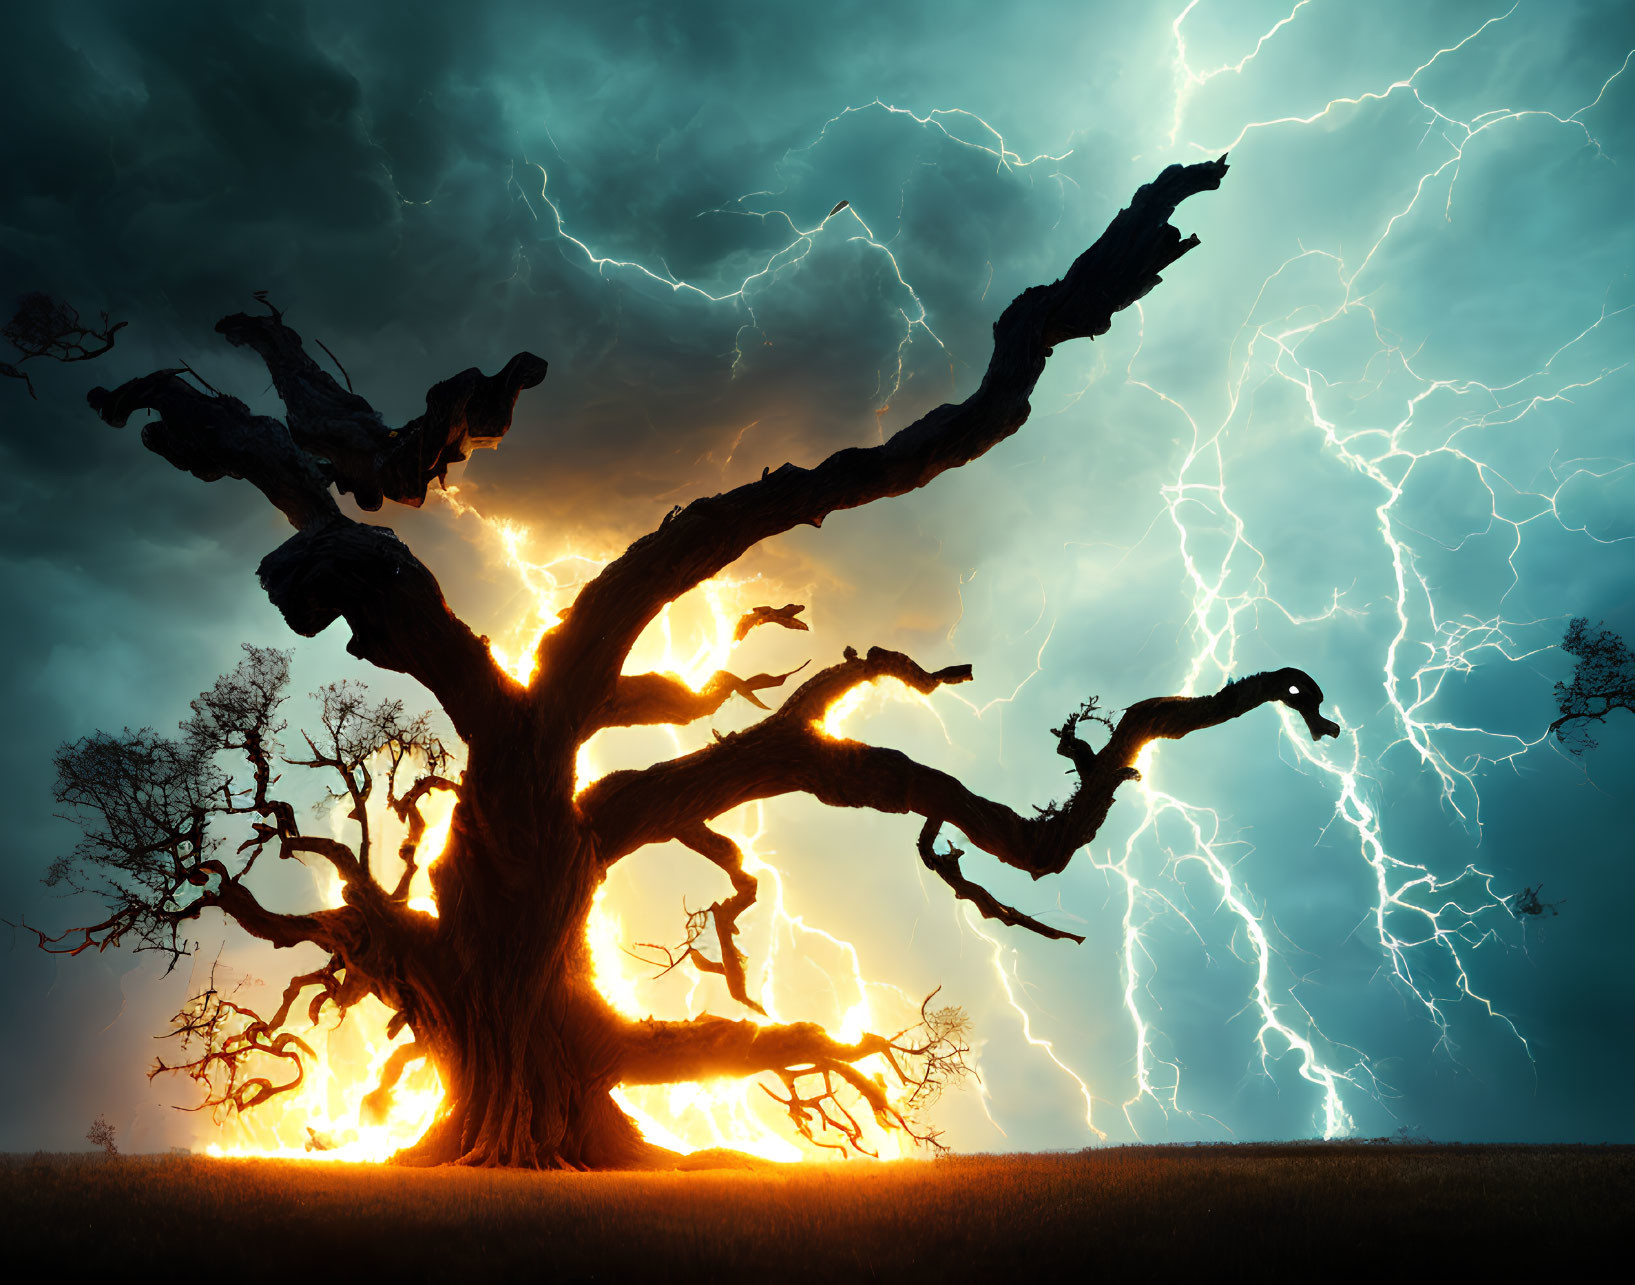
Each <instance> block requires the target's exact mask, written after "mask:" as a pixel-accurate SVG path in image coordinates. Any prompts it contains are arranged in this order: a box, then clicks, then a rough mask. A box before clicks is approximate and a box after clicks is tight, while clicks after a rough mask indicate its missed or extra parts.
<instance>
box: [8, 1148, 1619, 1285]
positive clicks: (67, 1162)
mask: <svg viewBox="0 0 1635 1285" xmlns="http://www.w3.org/2000/svg"><path fill="white" fill-rule="evenodd" d="M0 1210H3V1211H4V1219H5V1224H6V1225H5V1228H4V1236H5V1244H6V1260H7V1262H8V1263H9V1264H12V1265H14V1266H15V1265H16V1264H17V1263H18V1262H19V1259H21V1261H22V1262H25V1263H40V1264H55V1265H56V1267H57V1269H58V1271H57V1273H54V1274H58V1273H62V1272H72V1271H74V1269H76V1268H78V1269H85V1268H99V1267H110V1266H111V1267H116V1268H117V1267H126V1268H132V1269H138V1275H137V1276H136V1277H135V1279H143V1278H144V1276H145V1274H146V1273H145V1272H142V1271H141V1270H140V1269H143V1268H146V1269H155V1268H160V1267H169V1268H170V1269H172V1270H174V1271H175V1272H176V1273H177V1274H178V1275H179V1276H183V1277H187V1276H192V1275H194V1274H195V1273H196V1272H198V1271H199V1269H201V1268H202V1269H204V1270H203V1272H202V1273H201V1274H203V1275H205V1276H206V1277H208V1278H211V1279H221V1280H233V1281H235V1282H237V1281H242V1280H247V1279H249V1280H256V1279H268V1278H272V1277H278V1278H281V1279H283V1280H286V1281H288V1280H298V1279H320V1280H321V1279H327V1278H329V1277H331V1276H332V1275H335V1274H338V1273H341V1272H351V1271H355V1270H360V1269H368V1270H370V1271H371V1272H389V1273H393V1274H394V1277H395V1279H398V1280H422V1279H447V1278H449V1276H450V1274H451V1273H453V1274H454V1275H455V1278H456V1279H458V1278H464V1277H483V1276H491V1275H499V1274H502V1273H503V1274H506V1275H507V1276H510V1275H516V1274H520V1273H527V1276H528V1277H529V1278H530V1279H532V1278H539V1277H553V1278H555V1279H566V1280H589V1279H595V1280H604V1281H606V1280H627V1279H638V1278H639V1279H640V1280H642V1281H644V1282H653V1281H666V1280H692V1279H699V1278H703V1277H713V1278H714V1279H715V1280H717V1281H722V1282H738V1281H763V1280H778V1281H805V1280H819V1279H821V1280H825V1281H830V1282H845V1281H852V1280H871V1279H889V1280H894V1281H913V1280H928V1279H933V1278H935V1279H939V1280H953V1281H960V1280H971V1279H980V1278H985V1277H993V1278H995V1279H1002V1280H1014V1279H1018V1278H1021V1277H1024V1276H1029V1275H1032V1276H1038V1277H1039V1278H1041V1279H1044V1280H1051V1279H1056V1278H1058V1277H1059V1276H1061V1275H1063V1274H1065V1273H1067V1272H1071V1273H1072V1274H1073V1277H1074V1278H1075V1279H1082V1278H1083V1277H1084V1276H1085V1275H1087V1274H1095V1275H1100V1274H1101V1273H1103V1272H1105V1271H1108V1270H1113V1271H1118V1270H1141V1271H1144V1272H1150V1271H1151V1270H1152V1269H1153V1268H1154V1267H1158V1268H1160V1269H1168V1270H1174V1269H1177V1268H1182V1267H1186V1268H1191V1269H1193V1270H1201V1271H1204V1272H1207V1273H1208V1274H1209V1276H1210V1277H1211V1278H1213V1279H1218V1278H1221V1277H1223V1276H1228V1277H1231V1276H1236V1275H1238V1274H1239V1273H1240V1272H1248V1273H1253V1274H1256V1275H1266V1274H1269V1275H1271V1276H1273V1277H1279V1276H1286V1275H1292V1274H1294V1273H1295V1272H1299V1273H1301V1274H1302V1275H1305V1274H1309V1273H1311V1272H1314V1271H1316V1272H1322V1273H1324V1274H1325V1275H1332V1274H1333V1273H1335V1272H1336V1271H1338V1272H1339V1273H1340V1274H1341V1275H1342V1276H1344V1277H1349V1276H1351V1275H1352V1274H1354V1273H1355V1272H1358V1271H1362V1270H1367V1269H1385V1270H1389V1271H1391V1272H1393V1274H1395V1273H1400V1272H1402V1271H1403V1270H1411V1269H1413V1267H1414V1266H1415V1265H1416V1264H1417V1266H1418V1267H1419V1268H1421V1269H1422V1268H1424V1267H1425V1266H1429V1265H1435V1266H1442V1267H1456V1268H1457V1269H1459V1270H1460V1272H1461V1274H1464V1273H1467V1272H1469V1271H1470V1270H1471V1269H1473V1268H1482V1267H1489V1268H1491V1267H1496V1266H1502V1267H1505V1268H1507V1269H1509V1270H1514V1269H1516V1268H1517V1267H1519V1266H1522V1265H1528V1264H1541V1265H1549V1266H1551V1267H1552V1268H1554V1269H1556V1270H1558V1271H1559V1270H1560V1269H1562V1268H1564V1267H1567V1266H1569V1265H1571V1264H1574V1263H1580V1262H1588V1261H1590V1260H1591V1259H1592V1258H1594V1257H1596V1256H1598V1255H1599V1254H1600V1253H1602V1252H1605V1251H1608V1250H1610V1251H1612V1252H1614V1253H1617V1252H1618V1251H1619V1250H1621V1249H1622V1248H1623V1241H1624V1239H1625V1237H1626V1235H1627V1232H1628V1230H1629V1228H1630V1226H1631V1216H1632V1214H1635V1147H1519V1146H1518V1147H1511V1146H1481V1147H1477V1146H1396V1145H1391V1146H1369V1145H1359V1144H1338V1145H1336V1144H1309V1145H1291V1146H1236V1147H1157V1148H1154V1147H1126V1148H1118V1149H1110V1150H1105V1151H1092V1152H1084V1153H1080V1154H1075V1155H1032V1156H969V1157H958V1158H953V1159H948V1160H940V1161H936V1162H934V1163H929V1164H893V1165H872V1164H846V1165H833V1166H821V1167H818V1166H802V1167H797V1168H790V1169H783V1168H779V1169H775V1170H772V1171H770V1172H768V1171H765V1170H761V1171H751V1172H743V1171H739V1172H719V1171H716V1172H702V1173H660V1174H651V1173H647V1174H583V1175H581V1174H532V1173H508V1172H481V1171H468V1170H400V1169H389V1168H381V1167H374V1166H363V1165H331V1164H302V1163H299V1162H284V1161H247V1160H209V1159H205V1158H202V1157H188V1156H169V1157H143V1156H127V1157H120V1158H117V1159H113V1158H104V1157H90V1156H45V1155H39V1156H33V1157H27V1156H12V1157H5V1158H0ZM1614 1261H1616V1259H1615V1260H1614ZM1416 1274H1417V1272H1416Z"/></svg>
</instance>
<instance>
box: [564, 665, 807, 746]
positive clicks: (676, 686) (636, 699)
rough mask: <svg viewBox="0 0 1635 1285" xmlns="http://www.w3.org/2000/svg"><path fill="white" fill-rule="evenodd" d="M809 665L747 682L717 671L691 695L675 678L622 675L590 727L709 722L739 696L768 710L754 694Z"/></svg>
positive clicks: (759, 707) (689, 688)
mask: <svg viewBox="0 0 1635 1285" xmlns="http://www.w3.org/2000/svg"><path fill="white" fill-rule="evenodd" d="M808 663H810V662H803V663H802V664H800V665H798V666H797V667H796V668H794V669H791V670H789V671H787V672H786V673H782V674H752V675H750V677H748V678H739V677H738V675H736V674H732V673H728V672H727V671H726V670H724V669H718V670H716V672H715V673H714V674H713V675H711V677H710V680H709V682H707V683H705V684H704V686H703V687H701V688H699V689H698V690H697V691H694V690H693V689H692V688H691V687H689V686H688V685H687V684H686V683H684V682H683V681H682V680H681V679H679V678H677V677H676V676H675V675H674V674H621V675H619V680H618V682H617V683H616V684H614V687H613V692H612V694H611V695H610V696H609V697H608V699H607V700H606V701H604V702H603V704H602V707H601V708H600V709H599V710H597V711H596V714H595V716H594V719H593V721H592V727H593V728H594V729H595V730H597V731H600V730H602V729H603V728H608V727H637V726H646V725H651V724H656V723H691V722H695V721H696V720H698V719H700V718H708V717H709V716H710V715H711V714H713V713H715V711H716V710H718V709H720V708H721V706H722V705H724V704H725V703H726V701H727V698H728V697H730V696H735V695H736V696H741V697H742V698H743V699H744V700H746V701H748V702H749V703H750V704H751V705H754V706H755V707H756V708H757V709H766V708H768V706H767V705H766V703H765V702H764V701H762V700H761V698H760V697H759V696H757V695H756V693H757V692H764V691H766V690H767V689H768V688H772V687H782V686H783V684H784V683H785V681H787V680H788V679H790V678H793V677H794V676H795V675H796V674H798V673H800V671H801V670H803V669H805V668H806V665H807V664H808Z"/></svg>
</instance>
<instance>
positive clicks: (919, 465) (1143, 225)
mask: <svg viewBox="0 0 1635 1285" xmlns="http://www.w3.org/2000/svg"><path fill="white" fill-rule="evenodd" d="M1225 173H1226V162H1225V158H1224V157H1223V158H1221V160H1219V161H1206V162H1202V163H1200V164H1196V165H1185V166H1183V165H1172V166H1170V167H1169V168H1168V169H1166V170H1165V171H1164V172H1163V173H1162V174H1160V175H1159V176H1158V178H1157V179H1156V180H1154V181H1153V182H1152V183H1149V184H1147V185H1146V186H1145V187H1143V188H1141V189H1140V190H1139V191H1137V193H1136V194H1135V197H1134V199H1133V200H1132V201H1131V203H1130V206H1129V208H1127V209H1125V210H1123V211H1122V212H1120V213H1119V214H1118V215H1117V217H1115V218H1114V219H1113V221H1112V223H1110V224H1109V225H1108V227H1107V230H1106V231H1105V232H1104V233H1102V235H1101V237H1100V238H1099V239H1098V240H1097V241H1096V243H1095V244H1094V245H1093V246H1091V247H1090V248H1089V249H1088V250H1086V251H1085V252H1084V254H1082V255H1080V256H1079V258H1078V260H1077V261H1075V262H1074V264H1073V266H1072V267H1071V268H1070V269H1069V270H1068V272H1067V273H1066V275H1065V276H1064V277H1063V278H1062V279H1061V280H1060V281H1057V282H1055V283H1054V284H1052V285H1048V286H1035V287H1033V288H1032V289H1030V290H1027V291H1025V292H1023V294H1021V295H1020V296H1019V297H1018V298H1017V299H1016V300H1015V301H1013V302H1012V303H1011V304H1010V306H1009V307H1007V308H1006V309H1005V311H1004V312H1003V314H1002V315H1001V316H1000V318H999V321H998V322H997V323H996V324H995V326H994V351H993V357H992V360H991V361H990V362H989V365H988V370H987V373H986V374H985V375H984V376H983V379H982V383H981V385H980V386H979V387H978V389H977V390H976V392H974V393H973V394H972V395H971V396H970V397H969V398H967V399H966V400H965V401H964V402H962V403H960V404H959V405H945V406H939V407H938V408H937V409H935V410H933V411H931V412H930V413H929V414H927V415H926V416H925V417H924V418H922V419H920V420H919V421H918V422H916V423H914V424H912V425H910V426H909V427H907V428H904V429H902V430H901V431H900V432H898V433H896V434H895V435H894V436H893V437H892V438H891V439H890V440H888V441H886V442H884V443H882V444H881V445H879V446H875V447H869V448H851V449H847V450H843V451H838V452H836V453H835V454H834V455H831V456H830V457H829V458H828V459H827V460H825V461H823V463H821V464H819V465H817V466H816V467H815V468H811V469H805V468H799V467H797V466H795V465H793V464H785V465H784V466H783V467H782V468H779V469H776V470H774V471H771V472H769V473H768V474H767V475H765V476H764V477H762V478H761V480H760V481H757V482H751V483H749V484H747V485H745V486H740V487H738V488H737V489H736V490H733V491H729V492H727V493H726V494H724V495H715V496H709V497H706V498H703V499H699V500H695V501H694V502H693V503H692V504H690V505H688V506H687V507H686V508H685V509H684V510H682V511H680V512H679V513H676V514H673V515H672V516H671V517H670V518H667V519H666V520H665V522H664V523H663V524H662V525H661V526H660V527H659V529H658V530H656V531H654V532H652V533H651V534H650V535H647V536H644V537H643V538H642V539H640V540H638V541H636V542H635V543H634V544H632V545H631V546H630V548H629V549H628V550H627V551H626V552H625V553H624V555H623V556H622V557H620V558H618V559H617V560H616V561H614V562H612V563H610V564H609V565H608V566H607V567H606V568H604V569H603V571H602V572H601V574H600V575H598V576H597V577H596V579H595V580H593V581H592V582H591V583H590V584H589V585H587V586H586V587H585V588H584V590H583V591H581V593H580V595H579V597H578V599H577V601H576V602H575V603H574V605H573V609H572V611H571V612H570V613H569V614H568V616H567V618H566V619H565V620H564V621H563V623H562V624H560V625H559V626H558V627H557V628H556V629H554V630H552V631H551V632H549V633H547V634H546V635H545V637H544V638H543V639H542V640H541V642H540V652H539V661H540V663H539V671H538V672H539V673H540V675H541V677H542V681H541V682H539V683H538V684H537V688H538V689H539V690H540V691H541V692H542V693H543V691H544V690H545V689H547V688H548V689H549V690H550V692H551V693H552V694H551V697H550V699H552V700H553V701H567V702H568V703H569V705H570V712H569V721H570V723H571V724H572V725H574V726H576V727H581V728H584V727H587V726H589V725H590V723H591V721H592V714H593V712H594V711H595V710H596V708H597V707H598V706H600V705H601V704H602V703H603V702H604V701H605V700H606V699H607V697H608V693H609V692H610V691H611V690H612V688H613V686H614V684H615V682H616V680H617V677H618V674H619V671H620V669H621V667H622V666H623V663H624V658H625V656H626V654H627V653H628V652H629V650H630V647H631V646H632V645H633V644H634V643H635V641H636V639H637V637H638V636H639V635H640V633H641V632H642V630H643V629H644V628H646V626H647V624H648V622H649V621H651V620H652V619H653V617H654V616H655V615H656V614H657V613H658V612H659V611H660V610H661V609H662V608H663V606H664V604H665V603H667V602H669V601H671V600H673V599H674V598H676V597H679V596H680V595H681V594H682V593H685V592H686V591H687V590H688V589H690V588H691V587H692V586H694V585H696V584H698V583H700V582H701V581H703V580H706V579H708V578H709V577H710V576H712V575H714V574H716V573H717V572H718V571H720V570H721V569H722V568H723V567H725V566H727V565H728V564H729V563H731V562H733V561H735V560H736V559H737V558H738V557H740V556H741V555H742V554H743V553H744V552H745V551H746V550H748V549H749V548H751V547H753V546H754V545H755V544H757V543H759V542H760V541H762V540H765V539H767V538H768V537H769V536H773V535H776V534H777V533H779V532H781V531H787V530H789V529H791V528H793V527H796V526H799V525H802V524H808V525H812V526H817V525H820V524H821V523H822V521H823V519H824V518H825V517H827V516H828V515H829V514H830V513H833V512H835V511H836V510H839V509H847V508H855V507H857V506H859V505H863V504H868V503H871V502H872V501H875V500H879V499H884V498H886V497H889V496H895V495H902V494H904V493H906V492H908V491H912V490H914V489H916V488H918V487H922V486H925V485H926V484H927V483H929V482H930V481H932V480H933V479H934V478H936V477H938V476H939V475H940V474H942V473H944V472H946V471H947V470H948V469H951V468H958V467H959V466H960V465H963V464H967V463H969V462H970V461H971V460H974V459H976V458H977V457H978V456H980V455H982V454H984V453H985V452H987V451H988V450H990V449H991V448H992V447H994V446H995V445H996V444H998V443H999V442H1001V441H1003V440H1004V439H1005V438H1007V437H1009V436H1010V435H1011V434H1012V433H1014V432H1016V430H1017V429H1018V428H1020V427H1021V426H1022V424H1023V423H1024V422H1025V421H1026V419H1027V417H1028V414H1029V411H1030V409H1031V408H1030V406H1029V404H1028V398H1029V396H1030V395H1031V394H1032V392H1033V388H1034V385H1035V384H1036V383H1037V382H1038V379H1039V376H1040V375H1041V374H1042V373H1043V371H1044V368H1045V361H1046V358H1047V357H1048V356H1049V355H1050V352H1051V349H1052V347H1053V346H1054V345H1056V344H1059V343H1063V342H1065V341H1067V340H1069V339H1075V338H1084V337H1093V336H1096V335H1100V334H1103V333H1105V332H1106V330H1107V329H1108V327H1109V326H1110V325H1111V324H1112V318H1113V315H1114V314H1115V313H1117V312H1118V311H1119V310H1121V309H1123V308H1126V307H1128V306H1129V305H1131V304H1132V303H1134V302H1136V301H1137V300H1139V299H1140V298H1142V297H1143V296H1144V295H1145V294H1146V293H1147V292H1148V291H1149V290H1151V289H1152V288H1153V287H1154V286H1155V285H1157V284H1158V282H1159V280H1160V277H1159V273H1160V272H1162V271H1163V270H1164V269H1165V268H1167V267H1168V266H1169V265H1170V264H1171V263H1173V262H1175V260H1177V259H1178V258H1180V257H1181V256H1182V255H1183V254H1185V253H1187V251H1189V250H1191V249H1192V248H1193V247H1194V246H1195V245H1197V238H1195V237H1187V238H1183V237H1182V236H1181V234H1180V233H1179V232H1177V231H1176V230H1175V229H1174V228H1173V227H1171V226H1170V224H1169V222H1168V220H1169V217H1170V216H1171V215H1172V214H1173V213H1174V212H1175V207H1176V206H1177V205H1179V204H1180V203H1181V202H1182V201H1183V200H1185V199H1186V198H1187V197H1189V196H1193V195H1195V194H1197V193H1199V192H1203V191H1208V190H1211V189H1213V188H1216V187H1219V186H1220V182H1221V179H1222V177H1223V176H1224V175H1225ZM540 699H544V696H543V694H542V695H541V697H540Z"/></svg>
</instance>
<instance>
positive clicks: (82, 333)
mask: <svg viewBox="0 0 1635 1285" xmlns="http://www.w3.org/2000/svg"><path fill="white" fill-rule="evenodd" d="M127 324H128V323H127V322H123V321H116V322H112V323H110V322H109V320H108V314H107V313H103V314H102V328H101V329H100V330H99V329H97V328H96V327H94V326H87V325H85V324H84V323H83V322H81V321H80V317H79V312H78V311H77V310H76V309H74V308H73V307H71V306H70V305H69V304H67V303H65V302H64V301H63V300H61V299H54V298H52V297H51V296H50V295H48V294H45V293H43V292H40V291H36V292H35V293H33V294H28V295H24V296H23V299H22V301H21V302H20V303H19V304H18V305H17V311H16V312H15V313H13V314H12V318H11V320H10V321H8V322H6V324H5V326H4V328H0V335H3V336H4V337H5V338H6V340H7V341H9V342H10V344H11V346H12V347H13V348H15V349H17V351H18V352H20V353H21V354H22V356H21V357H20V358H18V362H19V364H21V363H22V362H25V361H31V360H33V359H34V358H36V357H45V358H48V359H49V360H51V361H60V362H71V361H91V360H93V359H95V358H97V357H100V356H102V354H103V353H105V352H107V351H108V350H109V349H110V348H112V347H113V346H114V336H115V335H116V334H118V333H119V332H120V331H121V330H123V329H124V328H125V326H126V325H127ZM8 372H9V373H11V374H13V375H15V376H16V377H17V378H20V379H27V378H28V377H27V376H26V375H23V374H21V372H19V371H17V370H16V368H15V367H8ZM33 391H34V386H33V385H32V384H30V385H29V392H30V394H32V393H33Z"/></svg>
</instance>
